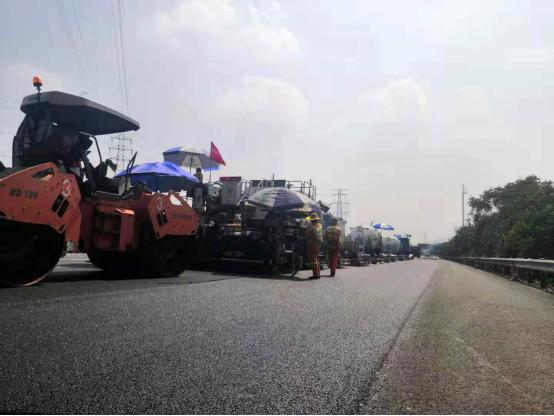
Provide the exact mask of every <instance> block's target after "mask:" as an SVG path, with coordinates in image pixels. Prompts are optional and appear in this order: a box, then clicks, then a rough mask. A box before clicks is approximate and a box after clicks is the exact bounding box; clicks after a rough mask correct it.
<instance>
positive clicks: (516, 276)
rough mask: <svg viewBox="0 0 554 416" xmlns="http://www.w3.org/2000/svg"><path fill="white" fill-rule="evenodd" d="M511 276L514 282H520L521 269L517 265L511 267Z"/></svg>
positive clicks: (513, 264)
mask: <svg viewBox="0 0 554 416" xmlns="http://www.w3.org/2000/svg"><path fill="white" fill-rule="evenodd" d="M510 275H511V276H512V280H520V279H519V269H518V268H517V266H516V264H515V263H512V266H511V267H510Z"/></svg>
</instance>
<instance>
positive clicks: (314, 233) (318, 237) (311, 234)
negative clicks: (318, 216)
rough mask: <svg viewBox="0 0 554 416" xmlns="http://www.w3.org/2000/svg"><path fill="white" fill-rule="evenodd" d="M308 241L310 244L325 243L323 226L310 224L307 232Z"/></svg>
mask: <svg viewBox="0 0 554 416" xmlns="http://www.w3.org/2000/svg"><path fill="white" fill-rule="evenodd" d="M306 239H307V240H308V244H318V245H320V244H321V242H322V241H323V229H322V228H321V224H319V223H318V224H315V225H314V224H310V226H309V227H308V229H307V230H306Z"/></svg>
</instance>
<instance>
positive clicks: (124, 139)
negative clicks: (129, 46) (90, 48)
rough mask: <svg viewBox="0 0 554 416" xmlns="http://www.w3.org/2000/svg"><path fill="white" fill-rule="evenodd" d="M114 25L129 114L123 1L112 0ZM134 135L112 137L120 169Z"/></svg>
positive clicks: (112, 153)
mask: <svg viewBox="0 0 554 416" xmlns="http://www.w3.org/2000/svg"><path fill="white" fill-rule="evenodd" d="M111 6H112V7H111V9H112V25H113V34H114V47H115V60H116V66H117V79H118V81H119V93H120V95H121V102H122V104H123V108H124V109H125V113H126V114H129V94H128V89H127V65H126V62H125V42H124V40H123V17H122V11H121V1H120V0H111ZM133 147H134V146H133V137H132V136H129V135H127V134H125V133H121V134H118V135H114V136H112V138H111V146H110V157H111V159H112V160H113V161H115V163H116V165H117V166H118V169H121V168H123V167H124V166H125V165H126V164H127V163H128V161H129V160H130V158H131V157H132V155H133V153H134V148H133Z"/></svg>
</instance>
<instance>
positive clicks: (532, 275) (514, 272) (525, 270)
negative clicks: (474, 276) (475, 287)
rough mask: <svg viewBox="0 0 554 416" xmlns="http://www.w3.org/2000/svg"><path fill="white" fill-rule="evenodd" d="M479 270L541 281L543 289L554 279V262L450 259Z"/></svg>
mask: <svg viewBox="0 0 554 416" xmlns="http://www.w3.org/2000/svg"><path fill="white" fill-rule="evenodd" d="M447 260H452V261H455V262H457V263H462V264H465V265H468V266H472V267H475V268H477V269H481V270H485V271H488V272H493V273H500V274H503V275H506V276H510V277H511V278H512V279H514V280H526V281H539V282H540V285H541V287H546V286H548V281H549V280H550V281H552V280H553V279H554V260H536V259H509V258H499V257H492V258H488V257H450V258H447Z"/></svg>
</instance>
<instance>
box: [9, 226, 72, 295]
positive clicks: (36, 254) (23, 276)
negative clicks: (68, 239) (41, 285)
mask: <svg viewBox="0 0 554 416" xmlns="http://www.w3.org/2000/svg"><path fill="white" fill-rule="evenodd" d="M64 243H65V239H64V236H63V234H59V233H57V232H56V231H54V230H53V229H52V228H50V227H49V226H46V225H36V224H25V223H20V222H16V221H7V220H0V282H1V283H3V284H4V285H7V286H15V287H17V286H31V285H34V284H36V283H38V282H40V281H41V280H43V279H44V278H45V277H46V276H47V275H48V273H50V272H51V271H52V269H54V267H56V264H58V261H59V260H60V257H61V256H62V252H63V248H64Z"/></svg>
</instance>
